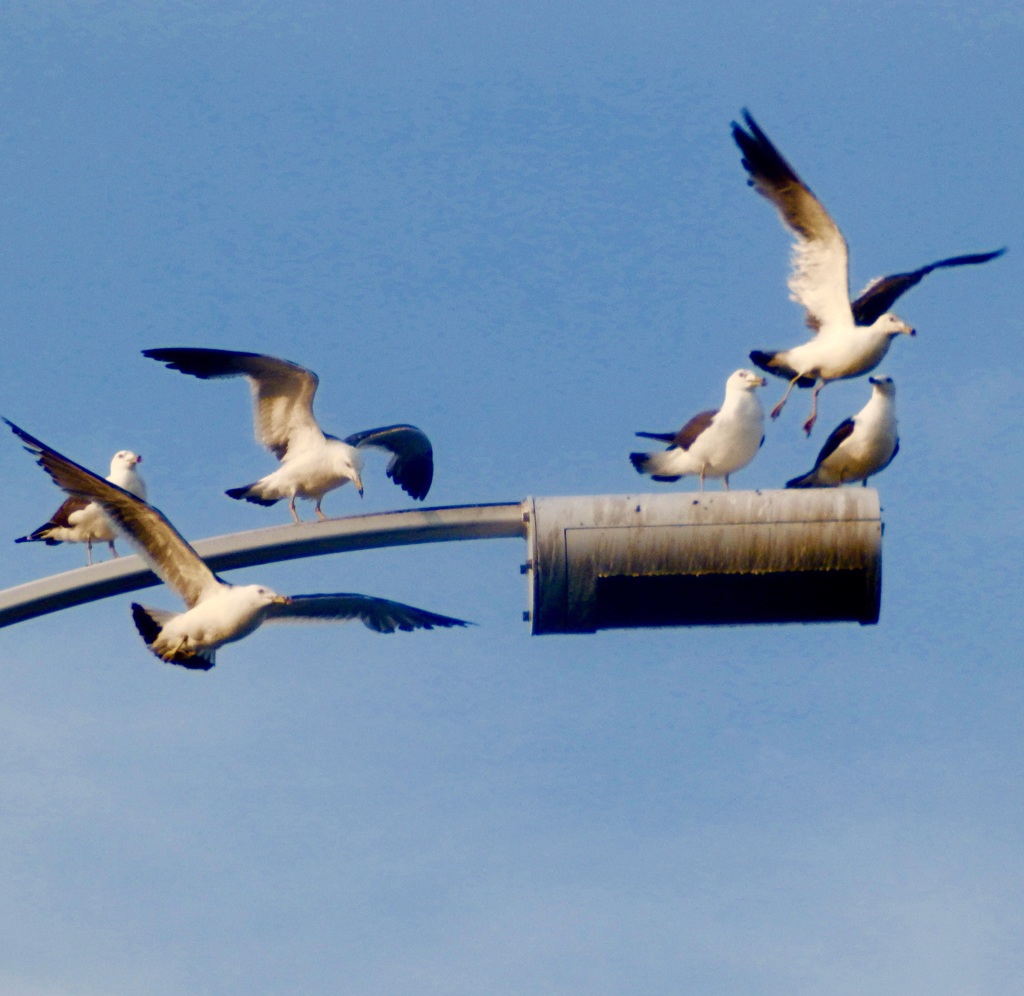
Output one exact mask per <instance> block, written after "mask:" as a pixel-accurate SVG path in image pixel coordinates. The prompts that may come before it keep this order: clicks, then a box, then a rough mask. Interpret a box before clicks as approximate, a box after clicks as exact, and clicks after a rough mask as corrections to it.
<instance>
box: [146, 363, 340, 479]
mask: <svg viewBox="0 0 1024 996" xmlns="http://www.w3.org/2000/svg"><path fill="white" fill-rule="evenodd" d="M142 355H143V356H148V357H149V358H150V359H152V360H158V361H159V362H161V363H166V364H167V366H168V367H170V369H171V370H180V371H181V372H182V373H185V374H190V375H191V376H193V377H199V378H201V379H202V380H212V379H215V378H219V377H247V378H248V380H249V384H250V386H251V387H252V397H253V419H254V422H255V428H256V438H257V439H258V440H259V441H260V442H261V443H262V444H263V445H264V446H266V447H267V449H268V450H270V451H271V452H272V453H273V454H274V456H276V457H277V458H278V460H283V459H284V458H285V455H286V454H287V453H288V451H289V449H291V448H293V447H294V448H295V449H303V448H304V447H305V444H306V442H307V441H322V440H323V438H324V434H323V432H322V431H321V429H320V426H319V425H318V424H317V421H316V419H315V418H314V417H313V396H314V395H315V394H316V387H317V384H318V383H319V380H318V378H317V375H316V374H315V373H313V371H312V370H307V369H306V368H305V367H300V366H299V365H298V364H297V363H289V362H288V360H279V359H277V358H276V357H273V356H263V355H262V354H260V353H240V352H235V351H234V350H230V349H188V348H180V349H179V348H171V349H144V350H143V351H142Z"/></svg>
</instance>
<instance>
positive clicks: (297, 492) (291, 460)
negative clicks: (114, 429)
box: [142, 348, 434, 522]
mask: <svg viewBox="0 0 1024 996" xmlns="http://www.w3.org/2000/svg"><path fill="white" fill-rule="evenodd" d="M142 355H143V356H148V357H149V358H150V359H153V360H158V361H159V362H161V363H166V364H167V366H168V367H169V368H170V369H171V370H180V371H181V372H182V373H185V374H190V375H191V376H193V377H199V378H200V379H202V380H211V379H215V378H220V377H245V378H246V379H247V380H248V381H249V385H250V387H251V388H252V396H253V409H254V411H253V415H254V421H255V428H256V438H257V440H259V442H260V443H262V444H263V445H264V446H265V447H266V448H267V449H268V450H270V451H271V452H272V453H273V454H274V456H276V457H277V459H278V460H280V461H281V466H280V467H278V469H277V470H276V471H274V473H272V474H267V476H266V477H262V478H260V479H259V480H258V481H256V482H254V483H253V484H247V485H244V486H243V487H240V488H231V489H229V490H228V491H227V492H226V493H227V494H228V495H229V496H230V497H231V498H237V499H244V500H245V501H251V502H254V503H255V504H257V505H273V504H275V503H276V502H279V501H281V500H282V499H284V498H287V499H288V507H289V509H290V510H291V513H292V518H293V519H294V520H295V521H296V522H298V521H299V516H298V513H297V512H296V511H295V499H296V498H306V499H308V500H309V501H315V502H316V507H315V511H316V515H317V518H319V519H321V520H323V519H326V518H327V516H325V515H324V513H323V512H322V511H321V510H320V503H321V502H322V501H323V498H324V495H326V494H327V492H328V491H333V490H334V489H335V488H340V487H341V486H342V485H343V484H346V483H347V482H349V481H351V482H352V483H353V484H354V485H355V487H356V490H357V491H358V492H359V495H360V497H362V494H363V480H362V476H361V474H362V469H363V456H362V453H361V452H360V451H361V450H362V449H363V448H364V447H367V446H375V447H378V448H380V449H385V450H387V451H388V452H390V453H391V460H390V462H389V463H388V466H387V475H388V477H390V478H392V479H393V480H394V482H395V483H396V484H398V485H400V486H401V487H402V489H403V490H404V491H406V492H407V493H408V494H409V495H411V496H412V497H413V498H416V499H419V500H420V501H422V500H423V499H424V498H426V496H427V492H428V491H429V490H430V482H431V481H432V480H433V477H434V453H433V449H432V447H431V445H430V440H429V439H428V438H427V437H426V435H425V434H424V433H423V432H421V431H420V430H419V429H417V428H416V427H415V426H412V425H385V426H382V427H381V428H379V429H367V430H366V431H364V432H357V433H354V434H353V435H351V436H347V437H346V438H345V439H338V438H337V437H336V436H329V435H327V434H326V433H325V432H324V431H323V430H322V429H321V428H320V425H319V423H318V422H317V420H316V418H314V416H313V395H314V394H316V388H317V384H318V383H319V378H318V377H317V375H316V374H315V373H313V371H312V370H306V369H305V368H304V367H300V366H299V365H298V364H297V363H290V362H288V360H279V359H277V358H276V357H273V356H263V355H261V354H260V353H240V352H234V351H233V350H229V349H190V348H182V349H177V348H172V349H144V350H143V351H142Z"/></svg>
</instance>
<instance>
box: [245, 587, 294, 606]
mask: <svg viewBox="0 0 1024 996" xmlns="http://www.w3.org/2000/svg"><path fill="white" fill-rule="evenodd" d="M235 590H236V591H238V592H239V593H241V594H244V596H245V598H246V600H247V601H248V602H250V603H251V604H252V605H253V606H254V608H256V609H262V608H266V607H267V606H269V605H291V604H292V600H291V599H290V598H289V597H288V596H287V595H279V594H278V593H277V592H276V591H274V590H273V589H272V588H267V587H265V586H264V585H261V584H247V585H242V586H239V587H238V588H236V589H235Z"/></svg>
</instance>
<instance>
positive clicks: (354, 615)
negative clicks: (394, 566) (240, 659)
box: [266, 593, 470, 633]
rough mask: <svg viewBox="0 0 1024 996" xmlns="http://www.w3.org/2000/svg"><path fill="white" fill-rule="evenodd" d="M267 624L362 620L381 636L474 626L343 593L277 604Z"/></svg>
mask: <svg viewBox="0 0 1024 996" xmlns="http://www.w3.org/2000/svg"><path fill="white" fill-rule="evenodd" d="M266 618H267V621H268V622H273V621H281V622H287V621H290V620H309V619H320V620H325V621H327V620H332V619H333V620H335V621H344V620H347V619H359V620H361V621H362V622H363V623H364V624H365V625H366V626H368V627H369V628H370V629H372V630H374V631H376V632H377V633H393V632H394V631H395V630H396V629H400V630H404V631H406V632H409V631H410V630H414V629H433V628H434V627H435V626H469V625H470V623H467V622H465V621H464V620H462V619H453V618H452V617H451V616H442V615H439V614H438V613H436V612H428V611H427V610H426V609H417V608H416V607H415V606H412V605H404V604H403V603H402V602H392V601H390V600H389V599H387V598H375V597H373V596H372V595H357V594H348V593H340V594H336V595H293V596H292V598H291V602H290V603H289V604H287V605H280V604H276V603H275V604H274V605H271V606H270V608H269V609H268V610H267V616H266Z"/></svg>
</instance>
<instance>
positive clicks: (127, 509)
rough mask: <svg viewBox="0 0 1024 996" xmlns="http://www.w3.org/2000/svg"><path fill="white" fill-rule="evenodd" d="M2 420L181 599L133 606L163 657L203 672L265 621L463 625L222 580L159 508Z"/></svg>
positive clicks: (406, 610) (384, 602) (360, 601)
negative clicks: (175, 607)
mask: <svg viewBox="0 0 1024 996" xmlns="http://www.w3.org/2000/svg"><path fill="white" fill-rule="evenodd" d="M4 421H5V422H7V424H8V425H9V426H10V428H11V431H12V432H14V434H15V435H16V436H17V437H18V438H19V439H20V440H21V441H22V443H24V445H25V448H26V449H27V450H28V451H29V452H30V453H32V454H34V455H35V456H36V458H37V459H36V462H37V463H38V464H39V466H40V467H42V468H43V469H44V470H45V471H46V472H47V473H48V474H49V475H50V477H51V478H52V479H53V481H54V483H55V484H56V485H57V486H58V487H60V488H62V489H63V490H64V491H66V492H67V493H68V494H69V495H70V496H71V497H73V498H81V499H82V500H84V501H87V502H95V503H96V504H97V505H99V506H100V508H101V509H102V510H103V512H104V513H105V514H106V515H107V516H108V517H109V518H110V519H111V521H112V522H113V523H114V524H115V525H116V527H117V529H118V530H119V531H120V532H121V533H123V534H124V535H125V536H126V537H127V538H128V540H129V542H130V543H131V544H132V546H134V547H135V549H136V550H137V551H138V553H139V555H140V556H141V557H142V559H143V560H144V561H145V562H146V563H147V564H148V565H149V567H150V568H151V569H152V570H153V572H154V573H155V574H157V576H158V577H159V578H160V579H161V580H162V581H163V582H164V583H165V584H167V585H169V586H170V587H171V588H173V589H174V590H175V592H177V594H178V595H180V596H181V598H182V599H183V601H184V602H185V611H184V612H168V611H166V610H164V609H154V608H149V607H147V606H143V605H139V604H138V603H133V604H132V618H133V620H134V621H135V627H136V629H138V631H139V634H140V635H141V636H142V639H143V640H144V641H145V644H146V646H147V647H148V648H149V649H150V650H151V651H152V652H153V653H154V654H155V655H156V656H157V657H159V658H160V659H161V660H162V661H166V662H167V663H169V664H180V665H182V666H183V667H186V668H192V669H196V670H202V671H208V670H209V669H210V668H211V667H213V665H214V659H215V654H216V651H217V650H218V649H219V648H220V647H222V646H224V644H226V643H233V642H234V641H235V640H240V639H242V638H243V637H245V636H248V635H249V634H250V633H252V632H253V631H254V630H256V629H257V628H258V627H259V626H261V625H262V624H263V623H265V622H278V621H296V620H298V621H301V620H305V619H310V620H321V621H322V620H336V621H345V620H349V619H359V620H361V621H362V622H363V623H364V624H365V625H366V626H368V627H369V628H370V629H372V630H374V631H376V632H378V633H393V632H394V631H395V630H396V629H400V630H405V631H410V630H414V629H433V628H434V627H435V626H467V625H469V624H468V623H466V622H464V621H463V620H461V619H453V618H452V617H451V616H442V615H438V614H437V613H436V612H427V611H426V610H425V609H417V608H415V607H413V606H411V605H403V604H402V603H401V602H392V601H390V600H389V599H386V598H374V597H372V596H370V595H357V594H350V593H338V594H330V595H292V596H290V597H289V596H287V595H279V594H278V593H277V592H275V591H272V590H271V589H270V588H266V587H264V586H263V585H260V584H247V585H232V584H228V583H227V582H226V581H223V580H221V579H220V578H219V577H217V575H216V574H214V573H213V571H211V570H210V568H209V567H207V566H206V564H205V563H204V562H203V560H202V559H201V558H200V556H199V554H197V553H196V551H195V550H193V549H192V547H191V546H189V544H188V543H187V542H186V540H185V539H184V538H183V537H182V535H181V534H180V533H179V532H178V531H177V530H176V529H175V528H174V526H172V525H171V523H170V522H169V521H168V520H167V518H166V517H165V516H164V515H163V513H162V512H161V511H160V510H159V509H157V508H154V507H153V506H152V505H149V504H147V503H146V502H145V501H143V500H142V499H140V498H137V497H136V496H135V495H133V494H132V493H131V492H129V491H126V490H125V489H124V488H121V487H118V486H117V485H116V484H113V483H111V482H109V481H105V480H104V479H103V478H102V477H98V476H97V475H96V474H94V473H92V471H90V470H86V469H85V468H84V467H81V466H79V465H78V464H77V463H75V462H74V461H72V460H69V459H68V458H67V457H66V456H63V455H62V454H60V453H58V452H57V451H56V450H53V449H51V448H50V447H49V446H47V445H46V444H45V443H43V442H40V441H39V440H38V439H36V438H35V437H34V436H30V435H29V434H28V433H27V432H25V430H24V429H21V428H19V427H18V426H16V425H15V424H14V423H13V422H10V421H8V420H7V419H4Z"/></svg>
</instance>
